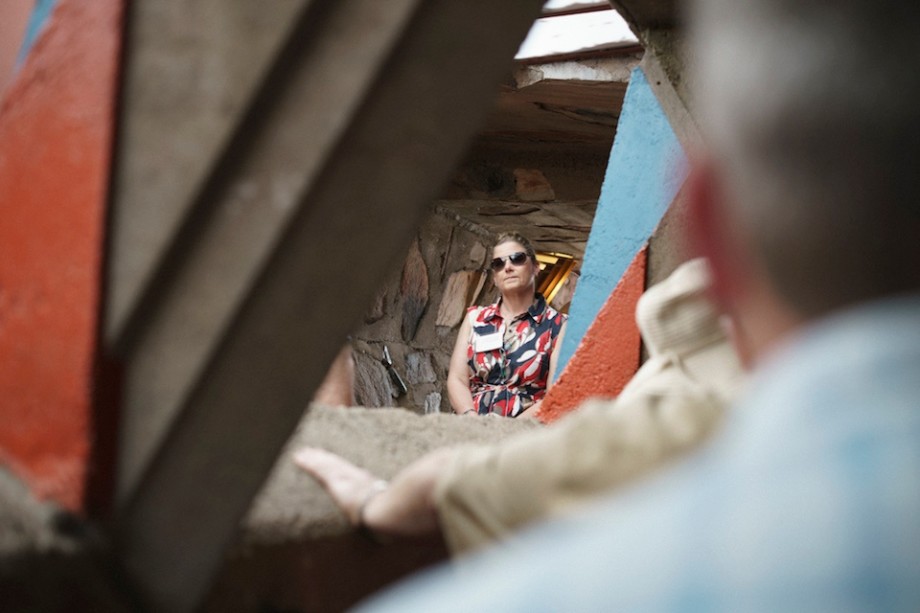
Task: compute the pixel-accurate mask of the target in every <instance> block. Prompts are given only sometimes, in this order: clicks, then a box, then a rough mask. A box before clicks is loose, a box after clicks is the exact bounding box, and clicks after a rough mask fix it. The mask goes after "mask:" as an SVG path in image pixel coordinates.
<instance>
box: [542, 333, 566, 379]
mask: <svg viewBox="0 0 920 613" xmlns="http://www.w3.org/2000/svg"><path fill="white" fill-rule="evenodd" d="M568 325H569V322H568V320H566V321H564V322H562V327H560V328H559V335H558V336H556V342H554V343H553V351H552V353H550V354H549V375H547V378H546V389H547V391H548V390H549V388H551V387H552V386H553V377H555V376H556V364H558V363H559V350H560V349H561V348H562V339H563V338H565V328H566V326H568Z"/></svg>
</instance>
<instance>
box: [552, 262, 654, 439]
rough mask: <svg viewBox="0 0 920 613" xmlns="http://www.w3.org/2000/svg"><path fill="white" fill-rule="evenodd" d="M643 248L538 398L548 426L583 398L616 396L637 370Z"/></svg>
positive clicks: (640, 341)
mask: <svg viewBox="0 0 920 613" xmlns="http://www.w3.org/2000/svg"><path fill="white" fill-rule="evenodd" d="M647 254H648V247H647V246H646V247H643V248H642V249H641V250H640V251H639V253H638V254H636V257H635V258H634V259H633V261H632V263H630V265H629V268H627V269H626V273H625V274H624V275H623V277H622V278H621V279H620V281H619V283H617V285H616V287H615V288H614V290H613V292H611V294H610V297H608V298H607V301H606V302H605V303H604V306H603V308H602V309H601V310H600V312H599V313H598V314H597V317H596V318H595V320H594V322H593V323H592V324H591V326H590V327H589V328H588V331H587V332H586V333H585V336H584V338H582V340H581V342H580V343H579V345H578V349H577V350H576V351H575V354H574V355H573V356H572V358H571V359H570V360H569V363H568V365H566V367H565V370H564V371H562V374H561V375H559V378H558V379H557V380H556V383H555V384H554V385H553V387H552V388H550V390H549V392H547V394H546V397H545V398H544V399H543V405H542V408H541V411H540V419H541V420H542V421H543V422H545V423H549V422H553V421H555V420H557V419H559V418H560V417H562V416H563V415H565V414H566V413H568V412H570V411H572V410H574V409H575V408H577V407H578V406H579V405H580V404H581V403H582V402H584V401H585V400H587V399H588V398H594V397H604V398H612V397H614V396H617V395H618V394H619V393H620V391H622V389H623V387H624V386H625V385H626V384H627V383H628V382H629V380H630V379H631V378H632V377H633V375H634V374H636V370H638V368H639V360H640V350H641V343H642V338H641V336H640V335H639V328H638V326H637V325H636V302H638V300H639V296H641V295H642V292H643V291H645V269H646V261H647V257H646V256H647Z"/></svg>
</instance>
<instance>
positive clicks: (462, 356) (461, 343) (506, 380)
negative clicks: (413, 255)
mask: <svg viewBox="0 0 920 613" xmlns="http://www.w3.org/2000/svg"><path fill="white" fill-rule="evenodd" d="M490 268H491V270H492V281H493V282H494V283H495V287H496V288H498V291H499V293H500V294H501V295H500V297H499V299H498V301H497V302H495V303H494V304H490V305H488V306H484V307H472V308H471V309H469V311H468V312H467V314H466V317H464V319H463V324H462V325H461V326H460V332H459V333H458V334H457V342H456V344H455V345H454V350H453V353H452V354H451V358H450V368H449V370H448V373H447V392H448V396H449V397H450V404H451V407H452V408H453V410H454V412H455V413H458V414H460V415H465V414H467V413H478V414H479V415H488V414H496V415H502V416H505V417H519V416H521V415H527V416H529V417H533V416H535V415H536V413H537V411H538V410H539V406H540V402H541V401H542V399H543V397H544V396H545V395H546V391H547V389H549V386H550V385H551V382H552V379H553V374H554V372H555V370H556V360H557V356H558V351H557V349H558V347H559V345H560V343H561V342H562V337H563V334H564V333H565V326H566V319H567V316H566V315H564V314H562V313H559V312H558V311H556V310H555V309H554V308H552V307H551V306H549V305H548V304H546V299H545V298H544V297H543V296H542V295H541V294H539V293H538V292H537V291H536V282H537V273H538V272H539V270H540V269H539V267H538V265H537V256H536V254H535V253H534V250H533V247H532V246H531V244H530V242H529V241H528V240H527V239H526V238H524V237H523V236H521V235H520V234H518V233H516V232H507V233H504V234H501V235H499V237H498V240H497V241H496V243H495V247H494V248H493V250H492V261H491V263H490Z"/></svg>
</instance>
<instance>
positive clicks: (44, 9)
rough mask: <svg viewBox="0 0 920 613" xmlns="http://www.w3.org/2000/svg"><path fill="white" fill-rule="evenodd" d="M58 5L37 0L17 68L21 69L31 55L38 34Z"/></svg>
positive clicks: (55, 1) (48, 0)
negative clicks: (24, 61)
mask: <svg viewBox="0 0 920 613" xmlns="http://www.w3.org/2000/svg"><path fill="white" fill-rule="evenodd" d="M56 4H57V0H35V8H33V9H32V14H31V15H30V16H29V23H28V25H27V26H26V37H25V38H24V39H23V41H22V47H20V49H19V55H18V56H17V58H16V66H17V67H19V66H20V65H21V64H22V62H23V60H25V59H26V57H27V56H28V55H29V51H30V50H31V49H32V44H33V43H34V42H35V39H37V38H38V34H39V33H40V32H41V30H42V28H43V27H44V25H45V22H46V21H48V17H49V16H50V15H51V11H53V10H54V6H55V5H56Z"/></svg>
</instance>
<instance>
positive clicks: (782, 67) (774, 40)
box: [371, 0, 920, 611]
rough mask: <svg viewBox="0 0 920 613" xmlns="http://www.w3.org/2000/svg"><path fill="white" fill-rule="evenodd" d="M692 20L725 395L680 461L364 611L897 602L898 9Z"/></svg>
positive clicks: (729, 11)
mask: <svg viewBox="0 0 920 613" xmlns="http://www.w3.org/2000/svg"><path fill="white" fill-rule="evenodd" d="M696 9H697V10H696V12H695V13H693V15H692V18H693V27H694V29H693V31H692V36H691V39H692V41H693V42H692V45H693V47H692V53H691V55H690V57H692V58H694V59H695V61H696V62H697V63H698V64H697V72H696V74H694V75H691V81H690V82H691V86H693V87H694V90H695V92H696V102H695V108H696V109H697V110H698V117H697V119H698V120H699V122H700V126H701V128H702V131H703V133H704V137H705V142H706V151H703V152H698V155H697V157H696V160H695V162H694V166H695V167H694V171H693V173H692V175H691V179H690V183H689V184H688V186H687V187H686V190H687V192H688V193H689V197H690V199H691V206H692V208H693V211H694V213H693V215H694V218H695V220H696V223H697V229H698V232H699V237H700V238H701V240H700V246H701V249H702V250H703V251H704V253H705V255H707V256H708V257H709V259H710V261H711V263H712V268H713V272H714V280H715V284H716V289H717V292H718V294H719V296H720V297H721V300H722V301H723V303H724V307H725V308H726V309H727V310H728V311H729V312H731V313H732V315H733V317H734V319H735V321H736V323H737V324H738V326H739V330H738V331H739V334H740V336H741V339H742V343H743V345H744V346H745V347H746V348H747V349H748V350H749V351H750V355H751V358H752V360H753V362H754V364H755V375H754V379H753V381H751V385H750V386H749V387H748V390H747V393H746V395H745V398H744V399H743V400H742V401H741V402H739V403H738V404H737V406H736V408H735V410H734V411H733V412H732V413H731V414H730V416H729V420H728V423H727V424H726V427H725V428H724V429H723V430H722V432H721V433H720V435H719V436H718V437H717V439H716V440H715V441H713V444H712V445H710V446H709V447H708V449H706V451H705V452H703V453H700V454H698V455H696V456H694V457H693V458H692V459H691V460H689V461H687V462H684V463H682V464H680V465H678V466H675V467H673V469H671V470H669V471H666V472H665V473H664V474H661V475H659V476H658V477H657V478H655V479H653V480H650V481H649V482H644V483H642V484H639V485H636V486H634V487H633V488H631V489H630V490H628V491H626V492H623V493H621V494H619V495H617V496H616V497H614V498H611V499H610V500H609V501H608V502H607V503H605V505H604V506H603V507H602V508H600V509H598V510H595V511H594V512H592V513H591V514H589V515H586V516H583V517H580V518H579V519H577V520H574V521H566V522H557V523H552V524H547V525H545V526H542V527H540V528H538V529H536V530H533V531H531V532H530V533H528V534H527V535H525V536H524V537H523V538H521V539H519V540H518V541H516V542H514V543H513V544H512V545H511V546H509V547H506V548H504V549H503V550H501V551H498V552H494V553H490V554H488V555H485V556H481V557H479V558H477V559H476V560H475V561H474V562H472V563H471V564H470V565H469V566H464V567H463V568H462V569H459V570H453V571H451V570H442V571H440V574H437V575H435V577H433V578H428V579H427V580H423V581H416V582H414V583H409V584H406V585H404V586H403V587H402V588H399V589H397V590H396V591H395V592H391V593H390V594H389V595H387V596H385V597H384V598H383V599H382V600H380V601H378V602H377V603H376V606H377V608H379V609H386V610H390V609H392V610H396V611H414V610H435V609H436V610H438V611H451V610H464V611H479V610H482V611H485V610H496V611H498V610H509V609H511V610H520V611H541V610H546V611H563V610H566V611H577V610H623V611H650V610H651V611H658V610H681V611H682V610H707V611H709V610H724V611H790V610H794V611H854V610H858V611H862V610H885V611H900V610H903V611H916V610H920V519H918V518H920V172H918V171H917V168H916V165H917V161H918V160H920V79H918V78H917V75H918V74H920V5H917V4H916V3H907V2H901V1H882V2H878V1H876V2H869V1H867V0H837V1H836V2H824V1H819V2H804V3H803V2H793V1H791V0H700V1H699V2H697V3H696ZM371 608H372V609H374V610H377V609H375V608H374V607H373V606H372V607H371Z"/></svg>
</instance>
